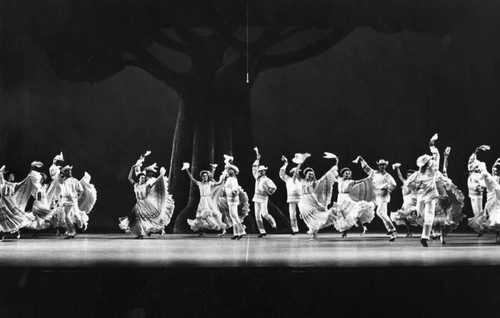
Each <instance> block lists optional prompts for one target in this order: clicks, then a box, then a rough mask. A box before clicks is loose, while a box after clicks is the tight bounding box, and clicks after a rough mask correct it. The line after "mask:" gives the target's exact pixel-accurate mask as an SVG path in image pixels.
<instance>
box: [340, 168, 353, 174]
mask: <svg viewBox="0 0 500 318" xmlns="http://www.w3.org/2000/svg"><path fill="white" fill-rule="evenodd" d="M346 171H351V169H349V168H347V167H345V168H342V170H340V175H341V176H342V175H343V174H344V172H346Z"/></svg>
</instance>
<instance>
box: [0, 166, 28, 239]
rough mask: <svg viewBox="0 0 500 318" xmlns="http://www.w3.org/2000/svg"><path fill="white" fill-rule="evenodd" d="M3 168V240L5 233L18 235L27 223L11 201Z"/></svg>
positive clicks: (0, 201)
mask: <svg viewBox="0 0 500 318" xmlns="http://www.w3.org/2000/svg"><path fill="white" fill-rule="evenodd" d="M4 172H5V166H2V168H0V235H1V240H2V241H3V240H4V236H5V233H16V232H17V233H18V232H19V229H20V228H22V227H24V226H25V225H26V224H27V223H28V221H29V220H28V218H27V215H26V213H24V211H23V210H21V209H20V208H19V206H18V205H17V204H16V202H15V201H14V199H13V196H12V195H13V193H14V192H13V187H12V185H13V184H12V183H9V181H6V180H5V179H4Z"/></svg>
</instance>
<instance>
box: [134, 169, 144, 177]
mask: <svg viewBox="0 0 500 318" xmlns="http://www.w3.org/2000/svg"><path fill="white" fill-rule="evenodd" d="M135 175H136V176H140V175H143V176H145V175H146V171H144V170H138V171H137V172H136V173H135Z"/></svg>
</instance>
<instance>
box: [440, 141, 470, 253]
mask: <svg viewBox="0 0 500 318" xmlns="http://www.w3.org/2000/svg"><path fill="white" fill-rule="evenodd" d="M450 151H451V148H450V147H447V148H446V150H445V151H444V162H443V171H442V173H441V172H439V173H438V176H439V178H437V180H436V185H437V189H438V192H439V198H438V201H437V203H436V211H435V213H434V223H433V227H432V235H433V238H439V239H440V241H441V243H442V244H445V243H446V242H445V239H444V238H445V236H446V235H448V234H449V233H450V232H451V231H453V230H454V229H456V228H457V227H458V224H459V223H460V222H461V221H462V219H463V218H464V217H465V215H464V214H463V213H462V209H463V207H464V198H465V197H464V195H463V193H462V191H460V190H459V189H458V188H457V186H456V185H454V184H453V181H452V180H451V179H450V178H449V177H448V172H447V169H448V158H449V155H450Z"/></svg>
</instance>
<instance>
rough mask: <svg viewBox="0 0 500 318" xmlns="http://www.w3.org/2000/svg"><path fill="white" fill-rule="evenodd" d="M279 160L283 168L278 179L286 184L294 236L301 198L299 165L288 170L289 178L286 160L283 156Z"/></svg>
mask: <svg viewBox="0 0 500 318" xmlns="http://www.w3.org/2000/svg"><path fill="white" fill-rule="evenodd" d="M306 155H308V156H310V154H306ZM281 160H282V161H283V166H282V167H281V168H280V172H279V174H280V178H281V180H283V181H284V182H285V184H286V193H287V200H286V202H287V203H288V212H289V215H290V225H291V227H292V232H291V234H292V235H295V234H296V233H298V232H299V226H298V224H297V205H298V203H299V202H300V199H301V197H302V192H301V180H302V178H301V177H300V171H301V170H300V165H301V164H302V163H300V164H299V165H298V166H297V167H295V168H292V169H291V170H290V173H291V174H292V175H291V176H289V175H287V173H286V168H287V166H288V159H287V158H286V157H285V156H281Z"/></svg>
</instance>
